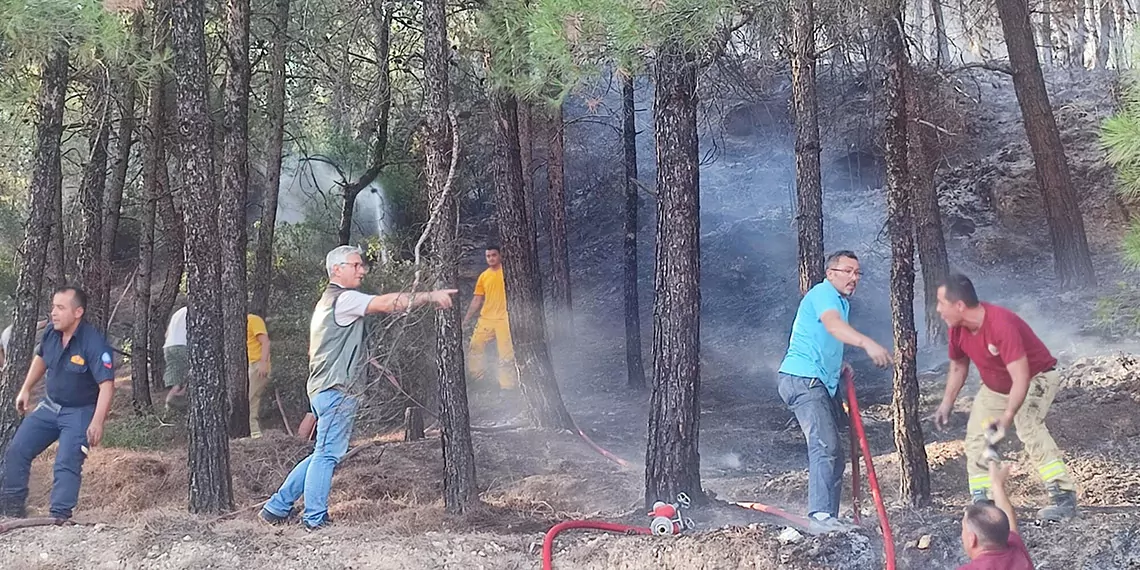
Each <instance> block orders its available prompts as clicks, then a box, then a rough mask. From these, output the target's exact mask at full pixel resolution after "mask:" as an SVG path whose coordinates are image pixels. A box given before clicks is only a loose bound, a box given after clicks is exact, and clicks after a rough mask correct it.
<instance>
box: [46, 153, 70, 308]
mask: <svg viewBox="0 0 1140 570" xmlns="http://www.w3.org/2000/svg"><path fill="white" fill-rule="evenodd" d="M60 176H61V177H62V174H61V175H60ZM61 180H62V178H61ZM50 219H51V230H50V236H51V237H50V238H49V244H48V259H47V268H46V271H47V285H48V288H49V289H55V288H56V287H62V286H64V285H66V284H67V282H68V281H67V269H68V266H67V262H66V260H65V259H64V250H63V248H64V233H65V232H64V227H63V183H62V181H61V182H60V184H58V185H56V187H55V189H54V190H53V191H52V196H51V214H50Z"/></svg>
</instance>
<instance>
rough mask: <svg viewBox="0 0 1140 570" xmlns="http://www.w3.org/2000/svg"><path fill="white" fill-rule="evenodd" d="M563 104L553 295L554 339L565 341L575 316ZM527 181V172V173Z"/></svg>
mask: <svg viewBox="0 0 1140 570" xmlns="http://www.w3.org/2000/svg"><path fill="white" fill-rule="evenodd" d="M564 126H565V125H564V119H563V112H562V105H558V107H557V108H556V109H554V111H553V113H552V116H551V117H550V145H549V154H550V159H549V162H548V163H547V178H548V179H549V180H550V294H551V297H552V300H553V301H554V310H553V311H552V314H553V317H554V320H553V323H552V324H553V325H554V327H553V328H554V332H555V333H556V334H555V336H556V337H558V338H559V339H560V340H565V339H568V338H570V337H572V336H573V331H574V313H573V302H572V301H571V294H570V244H569V238H568V237H567V223H566V209H567V203H566V202H567V201H566V131H565V129H564ZM524 178H525V173H524Z"/></svg>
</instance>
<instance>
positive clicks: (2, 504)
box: [0, 497, 28, 519]
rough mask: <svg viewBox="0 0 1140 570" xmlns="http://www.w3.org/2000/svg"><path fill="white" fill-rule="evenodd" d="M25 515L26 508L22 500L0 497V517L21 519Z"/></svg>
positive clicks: (26, 513)
mask: <svg viewBox="0 0 1140 570" xmlns="http://www.w3.org/2000/svg"><path fill="white" fill-rule="evenodd" d="M26 516H28V510H27V507H26V506H25V505H24V503H23V501H17V500H15V499H12V498H8V497H0V517H11V518H14V519H22V518H24V517H26Z"/></svg>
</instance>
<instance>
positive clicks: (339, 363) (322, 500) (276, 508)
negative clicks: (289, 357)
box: [261, 245, 458, 530]
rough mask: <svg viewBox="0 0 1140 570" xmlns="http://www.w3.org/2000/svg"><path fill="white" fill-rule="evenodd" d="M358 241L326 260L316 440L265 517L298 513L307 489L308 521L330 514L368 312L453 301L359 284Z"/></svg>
mask: <svg viewBox="0 0 1140 570" xmlns="http://www.w3.org/2000/svg"><path fill="white" fill-rule="evenodd" d="M360 254H361V252H360V249H359V248H357V247H352V246H347V245H343V246H340V247H338V248H336V249H334V250H332V251H330V252H329V253H328V255H327V256H326V257H325V265H326V267H327V269H328V274H329V286H328V288H327V289H325V292H324V294H323V295H322V296H321V300H320V301H318V302H317V306H316V309H314V310H313V320H312V322H311V323H310V325H309V381H308V386H307V391H308V393H309V404H310V407H311V408H312V410H313V415H315V416H316V417H317V434H316V445H315V447H314V448H313V453H312V455H309V456H308V457H306V458H305V459H303V460H301V462H300V463H298V464H297V466H296V467H294V468H293V471H292V472H291V473H289V476H288V477H287V478H286V479H285V483H284V484H282V485H281V488H280V489H279V490H278V491H277V493H275V494H274V495H273V496H272V497H271V498H270V499H269V502H268V503H266V504H265V508H263V509H262V510H261V518H262V520H264V521H266V522H269V523H272V524H280V523H284V522H286V521H287V520H288V519H289V517H290V516H291V515H292V514H293V513H294V509H293V504H294V503H296V502H297V500H298V499H300V498H301V496H302V495H304V497H305V512H304V515H303V516H302V519H303V522H304V525H305V528H307V529H310V530H312V529H317V528H321V527H324V526H325V525H327V524H328V523H329V522H330V521H329V518H328V500H329V489H330V487H331V486H332V476H333V469H334V468H335V467H336V465H337V463H339V462H340V459H341V457H344V454H345V453H346V452H347V451H348V443H349V438H350V437H351V436H352V424H353V421H354V420H355V417H356V406H357V398H358V394H357V393H356V390H355V388H356V381H357V378H358V376H359V374H358V372H359V367H360V364H361V362H362V361H363V359H362V358H361V355H362V354H363V352H364V350H363V349H364V346H363V344H364V319H363V317H364V316H365V315H372V314H375V313H395V312H399V311H405V310H408V309H410V308H414V307H418V306H420V305H425V304H428V303H432V304H434V305H436V307H438V308H440V309H447V308H450V307H451V296H452V295H454V294H455V293H457V292H458V291H457V290H456V289H445V290H441V291H430V292H425V293H388V294H387V295H367V294H364V293H361V292H360V291H357V290H356V288H357V287H360V282H361V280H362V279H364V275H365V274H366V273H368V266H367V265H366V264H365V263H364V260H363V258H362V257H361V255H360Z"/></svg>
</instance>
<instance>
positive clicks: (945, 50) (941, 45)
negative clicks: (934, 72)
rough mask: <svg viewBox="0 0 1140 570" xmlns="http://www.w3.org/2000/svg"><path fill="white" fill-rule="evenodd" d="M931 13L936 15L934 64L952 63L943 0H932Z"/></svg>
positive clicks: (938, 65)
mask: <svg viewBox="0 0 1140 570" xmlns="http://www.w3.org/2000/svg"><path fill="white" fill-rule="evenodd" d="M930 14H931V15H932V16H934V46H933V48H934V65H935V66H937V67H942V66H944V65H947V64H948V63H950V39H949V38H948V37H947V36H946V19H945V17H944V16H943V12H942V0H930Z"/></svg>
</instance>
